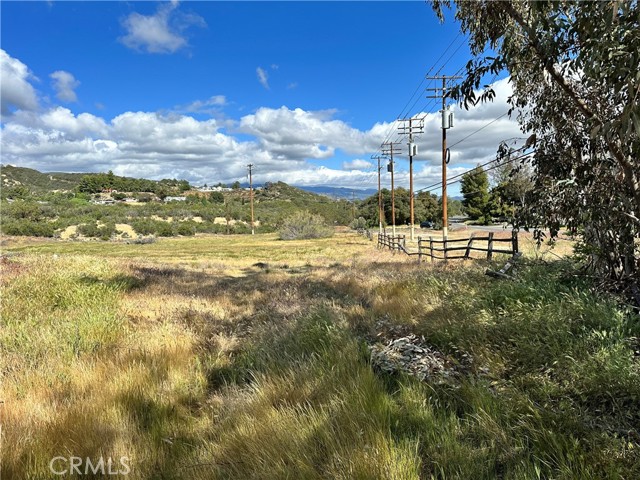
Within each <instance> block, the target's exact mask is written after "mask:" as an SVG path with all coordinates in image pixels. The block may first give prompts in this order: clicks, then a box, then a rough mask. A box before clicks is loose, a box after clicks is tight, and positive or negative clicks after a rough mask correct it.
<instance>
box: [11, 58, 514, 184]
mask: <svg viewBox="0 0 640 480" xmlns="http://www.w3.org/2000/svg"><path fill="white" fill-rule="evenodd" d="M3 53H4V52H3ZM7 58H8V60H9V61H10V62H11V63H12V65H13V70H9V71H10V72H13V73H12V75H13V76H12V77H11V79H12V81H14V85H15V84H18V85H19V86H20V88H18V89H14V90H9V93H12V92H13V93H12V94H11V95H9V94H8V95H7V98H8V99H11V103H9V105H10V106H11V107H12V108H13V109H16V108H18V109H17V110H16V111H14V112H13V114H12V115H10V116H9V117H7V118H5V119H3V124H2V137H1V142H2V143H1V146H2V156H3V163H11V164H16V165H21V166H26V167H31V168H36V169H38V170H41V171H107V170H109V169H111V170H113V171H114V172H115V173H117V174H120V175H130V176H137V177H146V178H166V177H176V178H186V179H188V180H190V181H192V182H196V183H205V182H206V183H211V182H218V181H222V182H225V183H229V182H232V181H235V180H242V179H244V178H245V175H246V165H247V163H250V162H251V163H254V164H255V165H256V167H257V168H256V178H255V180H256V182H257V183H261V182H264V181H276V180H283V181H286V182H288V183H292V184H298V185H323V184H324V185H327V184H330V185H335V186H342V187H349V188H363V187H373V188H375V187H376V185H377V172H376V168H373V167H374V165H373V164H372V163H371V162H369V161H367V160H363V159H362V158H368V155H369V154H371V153H374V152H376V151H377V150H378V148H379V145H380V142H382V141H383V140H385V139H386V138H387V136H388V134H389V132H392V133H393V132H396V131H397V125H395V124H394V123H393V122H378V123H376V124H374V125H373V126H371V127H370V128H369V129H368V130H366V129H365V130H361V129H358V128H355V127H353V126H351V125H349V124H348V123H346V122H344V121H342V120H339V119H336V118H335V117H336V115H337V112H336V111H335V110H321V111H307V110H303V109H301V108H295V109H290V108H288V107H286V106H283V107H280V108H277V109H273V108H259V109H258V110H257V111H256V112H255V113H253V114H250V115H245V116H244V117H242V118H240V119H239V120H238V121H237V122H235V123H233V124H232V122H231V121H229V120H220V119H207V120H198V119H197V118H194V116H193V115H191V114H190V113H194V112H196V113H202V112H203V111H205V110H206V109H218V108H222V107H223V106H225V105H226V104H227V99H226V97H224V96H223V95H215V96H212V97H210V98H209V99H206V100H197V101H194V102H191V103H190V104H188V105H186V106H183V107H181V108H182V111H183V113H182V114H180V113H176V112H175V111H174V112H172V113H162V114H161V113H158V112H130V111H129V112H124V113H122V114H120V115H118V116H116V117H115V118H112V119H110V120H109V119H105V118H102V117H100V116H95V115H91V114H89V113H79V114H77V113H73V112H71V110H69V109H67V108H63V107H53V108H50V109H48V110H46V111H38V104H37V97H36V94H35V92H34V91H33V89H32V87H31V86H30V84H29V83H28V78H29V73H28V69H27V67H26V66H25V65H24V64H22V63H21V62H19V61H18V60H15V59H11V58H10V57H8V55H6V54H4V56H3V78H2V80H3V83H2V86H3V91H2V92H3V102H5V100H6V99H5V88H6V84H5V73H4V72H5V66H4V65H5V64H6V63H7ZM7 78H9V76H8V75H7ZM16 78H17V79H18V80H21V81H22V84H20V83H19V82H18V83H16V81H15V80H16ZM510 91H511V89H510V86H509V84H508V83H507V81H506V80H502V81H500V82H497V83H496V93H497V98H496V101H495V102H494V104H487V105H481V106H478V107H476V108H475V109H473V110H471V111H461V110H459V109H457V108H455V107H454V110H455V111H456V123H455V126H454V128H452V129H450V130H448V132H447V136H448V144H449V146H450V147H451V148H452V154H451V163H450V164H449V167H448V170H449V175H450V176H453V175H455V174H457V173H461V172H463V171H465V170H467V169H468V168H470V167H473V166H474V165H475V164H476V163H479V162H483V161H486V160H489V159H491V158H493V156H494V155H495V152H496V148H497V146H498V144H499V142H500V141H501V140H503V139H506V138H511V137H515V136H519V135H520V132H519V129H518V127H517V124H516V123H515V122H514V121H513V120H510V119H508V118H507V117H502V118H500V119H499V120H496V121H494V122H493V123H491V124H489V122H492V121H493V120H495V119H496V118H498V117H499V116H500V115H501V114H503V113H504V112H506V111H507V109H508V105H507V104H506V98H507V97H508V95H509V94H510ZM15 92H18V93H22V94H23V95H22V96H20V95H18V94H16V93H15ZM25 92H26V93H27V95H26V96H24V93H25ZM29 92H30V93H29ZM4 105H5V104H4V103H3V109H4ZM25 106H27V107H28V106H32V107H33V109H31V110H29V109H27V108H22V107H25ZM417 116H418V117H420V116H424V117H425V134H423V135H421V136H420V137H419V138H418V139H417V142H418V144H419V147H420V152H419V154H418V156H417V157H416V159H415V164H414V174H415V176H414V179H415V185H416V188H421V187H425V186H427V185H430V184H433V183H436V182H438V181H439V180H440V176H441V171H440V162H441V150H440V142H441V130H440V115H439V114H438V113H427V114H418V115H417ZM483 127H484V128H483ZM480 128H483V129H482V130H480V131H478V130H479V129H480ZM474 132H477V133H475V134H473V133H474ZM238 133H239V134H242V135H238ZM471 134H473V135H471ZM469 135H471V136H469ZM247 136H249V138H247ZM465 137H468V138H466V139H465ZM393 139H394V140H400V141H401V142H402V143H403V145H402V147H403V150H404V152H405V153H404V154H406V145H405V144H406V140H404V139H398V138H393ZM461 140H462V141H461ZM460 141H461V142H460ZM458 142H460V143H459V144H458V145H456V143H458ZM404 154H403V155H400V156H399V157H398V158H397V163H396V170H395V173H396V176H395V180H396V184H397V185H398V186H405V187H407V186H408V184H409V179H408V172H407V170H408V163H407V161H406V156H404ZM364 155H366V157H364ZM336 156H339V158H340V162H338V161H337V159H336V158H335V157H336ZM318 161H320V162H324V161H327V162H329V161H332V163H331V164H332V165H335V166H334V167H332V168H329V167H328V165H329V164H328V163H327V164H325V165H323V166H318V164H317V162H318ZM382 183H383V185H384V186H385V187H387V188H388V187H389V174H388V173H387V172H386V169H383V172H382Z"/></svg>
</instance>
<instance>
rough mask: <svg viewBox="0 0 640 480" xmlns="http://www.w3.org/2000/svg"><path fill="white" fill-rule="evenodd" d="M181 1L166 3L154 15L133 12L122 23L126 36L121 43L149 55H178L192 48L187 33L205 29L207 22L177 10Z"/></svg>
mask: <svg viewBox="0 0 640 480" xmlns="http://www.w3.org/2000/svg"><path fill="white" fill-rule="evenodd" d="M177 7H178V2H177V1H172V2H170V3H165V4H162V5H160V6H159V7H158V10H157V11H156V13H154V14H153V15H142V14H140V13H137V12H133V13H131V14H130V15H128V16H127V17H126V18H125V19H123V20H122V26H123V27H124V29H125V31H126V35H124V36H122V37H120V38H119V39H118V40H119V41H120V42H122V43H123V44H124V45H126V46H127V47H129V48H131V49H133V50H137V51H143V52H147V53H174V52H176V51H178V50H180V49H181V48H184V47H186V46H187V45H188V42H187V38H186V36H185V31H186V30H187V28H189V27H191V26H198V27H205V26H206V23H205V21H204V19H203V18H202V17H200V16H198V15H195V14H186V13H182V12H180V11H178V10H177Z"/></svg>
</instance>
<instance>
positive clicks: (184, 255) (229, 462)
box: [0, 232, 640, 479]
mask: <svg viewBox="0 0 640 480" xmlns="http://www.w3.org/2000/svg"><path fill="white" fill-rule="evenodd" d="M562 248H564V250H563V249H560V250H556V251H553V252H556V253H558V252H560V253H559V254H558V255H557V256H556V253H549V252H546V251H544V250H543V251H542V252H541V251H537V253H536V251H535V250H534V249H533V247H532V246H531V247H526V249H527V251H528V259H527V260H525V261H523V262H522V264H521V265H520V266H519V267H518V272H517V277H518V280H517V281H499V280H493V279H490V278H489V277H487V276H485V275H484V269H485V268H486V267H487V264H486V263H484V262H480V261H473V262H467V263H462V262H458V263H454V262H451V263H449V264H447V265H443V264H423V265H421V266H418V265H417V264H416V263H415V260H409V259H407V257H404V256H400V255H392V254H391V253H389V252H386V251H377V250H376V249H375V248H374V245H373V244H372V243H371V242H369V241H368V240H366V239H365V238H362V237H360V236H357V235H355V234H351V233H344V232H343V233H339V234H338V235H337V236H336V237H334V238H330V239H322V240H309V241H291V242H283V241H278V240H276V239H275V237H274V236H271V235H257V236H255V237H251V236H229V237H227V236H197V237H192V238H175V239H173V238H172V239H161V240H160V241H158V242H156V243H154V244H148V245H127V244H118V243H109V242H62V241H26V240H24V239H20V240H9V241H5V244H4V253H5V254H6V255H5V256H3V257H2V261H1V262H0V268H1V269H2V277H1V282H2V300H1V302H2V303H1V306H2V323H1V324H0V380H1V382H2V383H1V387H0V389H1V391H0V400H1V401H2V403H0V413H1V415H2V416H1V421H2V438H1V444H0V445H1V446H0V461H1V464H0V469H1V471H2V478H3V479H4V478H9V479H11V478H29V479H49V478H52V473H51V471H50V469H49V462H50V460H51V459H52V458H53V457H56V456H66V457H69V456H71V455H73V456H78V457H82V458H87V457H88V458H91V459H98V458H100V457H103V458H108V457H111V458H113V459H117V458H120V457H123V456H124V457H127V458H128V464H129V465H130V467H131V471H130V473H129V474H128V475H126V476H124V475H123V476H122V478H131V479H149V478H154V479H173V478H177V479H267V478H268V479H278V478H282V479H284V478H296V479H298V478H300V479H326V478H337V479H354V478H355V479H422V478H425V479H429V478H460V479H471V478H473V479H485V478H486V479H491V478H508V479H525V478H526V479H529V478H558V479H574V478H583V479H594V478H620V479H634V478H640V435H639V434H638V431H640V411H639V409H638V404H639V403H640V361H639V358H640V357H639V355H638V354H637V352H638V350H640V345H639V344H638V337H640V319H639V318H638V316H636V315H635V314H633V313H632V312H630V311H627V310H626V309H625V308H624V307H623V306H621V305H619V304H618V303H617V302H616V301H615V299H613V298H611V297H608V296H605V295H602V294H597V293H595V292H593V291H592V290H591V289H590V288H589V284H588V283H587V281H586V280H585V279H583V278H582V277H580V276H579V275H578V274H577V272H576V271H575V269H574V267H573V266H572V265H571V263H570V262H569V261H567V260H565V259H561V258H558V257H564V254H565V253H566V252H567V246H566V245H564V246H563V247H562ZM543 253H544V255H543ZM540 257H542V260H540ZM408 333H413V334H416V335H417V336H419V337H420V336H422V337H424V339H425V340H424V341H425V343H427V344H428V345H429V346H430V347H431V348H433V349H434V350H436V351H438V352H439V354H441V355H442V357H443V358H446V361H447V362H448V364H450V365H452V366H453V367H452V368H454V370H455V372H456V374H455V375H454V376H452V378H450V379H448V380H447V381H440V380H441V379H438V378H436V377H434V378H430V379H428V380H427V381H420V380H419V379H417V378H415V377H412V376H409V375H406V374H387V373H382V372H381V371H380V370H378V369H377V368H374V367H373V366H372V364H371V361H370V359H369V352H368V346H369V345H371V344H373V343H375V342H385V341H388V340H392V339H393V338H395V337H398V336H402V335H406V334H408ZM634 352H635V353H634ZM83 473H84V472H83ZM76 476H77V478H92V476H93V477H95V478H99V477H100V475H98V474H95V475H92V474H89V475H76ZM112 478H113V476H112Z"/></svg>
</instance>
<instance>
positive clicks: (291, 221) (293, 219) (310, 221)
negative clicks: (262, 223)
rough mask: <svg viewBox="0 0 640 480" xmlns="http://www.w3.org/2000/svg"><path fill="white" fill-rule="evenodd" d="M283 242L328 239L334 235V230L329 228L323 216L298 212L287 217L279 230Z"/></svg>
mask: <svg viewBox="0 0 640 480" xmlns="http://www.w3.org/2000/svg"><path fill="white" fill-rule="evenodd" d="M278 235H279V236H280V239H281V240H306V239H311V238H327V237H331V236H332V235H333V228H331V227H328V226H327V223H326V221H325V219H324V217H322V216H321V215H315V214H313V213H311V212H309V211H301V212H296V213H294V214H293V215H291V216H290V217H287V218H286V219H285V220H284V222H282V226H281V227H280V229H279V230H278Z"/></svg>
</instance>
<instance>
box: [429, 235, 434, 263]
mask: <svg viewBox="0 0 640 480" xmlns="http://www.w3.org/2000/svg"><path fill="white" fill-rule="evenodd" d="M429 256H430V257H431V261H432V262H433V237H431V236H429Z"/></svg>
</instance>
